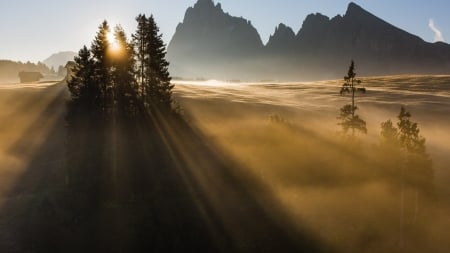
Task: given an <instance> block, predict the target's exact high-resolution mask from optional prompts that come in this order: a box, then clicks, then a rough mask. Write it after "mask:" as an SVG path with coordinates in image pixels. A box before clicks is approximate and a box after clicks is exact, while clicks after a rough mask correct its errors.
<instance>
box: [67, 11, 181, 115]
mask: <svg viewBox="0 0 450 253" xmlns="http://www.w3.org/2000/svg"><path fill="white" fill-rule="evenodd" d="M136 20H137V23H138V24H137V26H138V27H137V31H136V34H134V35H133V36H132V38H133V39H132V41H131V42H130V41H129V40H128V38H127V36H126V33H125V31H124V30H123V28H122V27H120V26H116V27H115V28H114V33H113V34H114V35H113V36H111V34H112V33H111V29H110V27H109V25H108V22H107V21H104V22H103V23H102V24H101V25H100V26H99V29H98V32H97V34H96V36H95V38H94V40H93V42H92V44H91V47H90V49H88V48H87V47H86V46H85V47H83V48H82V49H81V50H80V51H79V53H78V56H77V57H76V58H75V66H74V68H73V69H72V71H73V78H71V80H69V81H68V87H69V91H70V93H71V97H72V102H74V104H77V105H83V106H87V107H89V108H91V107H92V108H96V109H98V111H100V112H103V113H105V114H109V113H122V114H126V115H136V114H137V113H145V112H146V111H147V110H148V109H156V110H164V111H171V109H172V89H173V87H174V86H173V85H172V84H171V83H170V81H171V78H170V74H169V71H168V67H169V63H168V62H167V61H166V59H165V56H166V47H165V45H164V43H163V40H162V35H161V34H160V33H159V28H158V26H157V24H156V22H155V20H154V18H153V16H150V17H148V18H147V17H146V16H145V15H139V16H138V17H137V18H136Z"/></svg>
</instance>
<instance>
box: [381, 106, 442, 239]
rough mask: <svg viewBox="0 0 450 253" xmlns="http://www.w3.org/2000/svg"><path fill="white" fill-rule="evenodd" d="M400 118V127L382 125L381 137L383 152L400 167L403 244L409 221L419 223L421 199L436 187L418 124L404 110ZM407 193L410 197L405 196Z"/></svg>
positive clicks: (385, 123)
mask: <svg viewBox="0 0 450 253" xmlns="http://www.w3.org/2000/svg"><path fill="white" fill-rule="evenodd" d="M397 118H398V122H397V127H395V126H394V125H393V124H392V121H391V120H388V121H386V122H383V123H382V124H381V127H382V130H381V136H382V141H383V142H382V143H383V145H384V146H383V147H382V148H383V149H386V152H389V154H390V155H391V156H393V158H394V159H393V160H394V161H395V162H394V163H393V165H395V166H397V167H395V168H392V169H397V170H398V171H399V172H398V174H399V179H400V224H401V230H400V238H401V241H403V233H404V231H403V230H404V224H405V223H406V221H407V220H408V221H409V222H416V221H417V219H418V214H419V206H420V205H419V203H420V195H422V194H426V195H428V196H432V195H433V194H434V186H433V168H432V164H431V159H430V158H429V156H428V154H427V152H426V146H425V138H424V137H423V136H421V135H420V129H419V127H418V124H417V123H415V122H412V121H411V114H410V113H409V112H408V111H406V110H405V108H404V107H402V108H401V110H400V113H399V115H398V117H397ZM407 189H409V191H408V190H407ZM408 192H410V194H409V197H408V196H406V195H407V194H408ZM407 200H408V201H407ZM411 200H413V201H411ZM408 213H409V215H408Z"/></svg>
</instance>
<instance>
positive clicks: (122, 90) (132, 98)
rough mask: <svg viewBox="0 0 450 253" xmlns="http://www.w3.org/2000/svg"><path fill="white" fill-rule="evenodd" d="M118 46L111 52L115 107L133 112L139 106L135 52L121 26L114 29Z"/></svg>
mask: <svg viewBox="0 0 450 253" xmlns="http://www.w3.org/2000/svg"><path fill="white" fill-rule="evenodd" d="M114 38H115V43H116V44H117V45H116V48H115V49H114V51H112V52H111V53H110V57H111V66H112V70H111V81H112V87H113V91H112V92H113V100H114V104H115V108H117V109H118V110H120V111H121V112H127V113H133V112H135V111H136V107H137V84H136V79H135V72H136V71H135V59H134V58H135V52H134V47H133V45H132V44H130V43H129V42H128V39H127V36H126V34H125V31H124V30H123V28H122V27H121V26H116V27H115V29H114Z"/></svg>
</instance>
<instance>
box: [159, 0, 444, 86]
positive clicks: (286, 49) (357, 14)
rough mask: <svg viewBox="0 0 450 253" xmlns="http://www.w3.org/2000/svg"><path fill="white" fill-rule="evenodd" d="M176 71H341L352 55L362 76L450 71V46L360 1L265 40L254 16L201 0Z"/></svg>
mask: <svg viewBox="0 0 450 253" xmlns="http://www.w3.org/2000/svg"><path fill="white" fill-rule="evenodd" d="M168 59H169V60H170V62H171V63H172V68H171V72H172V74H173V75H174V76H183V77H191V78H193V77H203V78H220V79H243V80H261V79H276V80H299V79H305V80H306V79H326V78H340V77H341V76H342V74H343V73H345V71H346V66H347V65H348V64H349V62H350V60H351V59H354V60H355V62H356V63H357V68H358V70H357V71H358V74H360V75H390V74H446V73H450V45H448V44H446V43H442V42H437V43H428V42H425V41H424V40H422V39H421V38H419V37H417V36H415V35H413V34H410V33H408V32H406V31H404V30H401V29H399V28H397V27H395V26H393V25H391V24H389V23H387V22H386V21H384V20H382V19H380V18H378V17H377V16H375V15H373V14H371V13H370V12H368V11H366V10H364V9H363V8H361V7H360V6H358V5H357V4H355V3H350V4H349V5H348V8H347V11H346V13H345V14H344V15H343V16H341V15H338V16H336V17H333V18H329V17H327V16H324V15H322V14H320V13H316V14H310V15H308V16H307V17H306V19H305V20H304V22H303V25H302V27H301V28H300V30H299V31H298V33H297V34H295V33H294V32H293V30H292V29H291V28H290V27H287V26H286V25H284V24H280V25H279V26H278V27H277V28H276V29H275V32H274V34H273V35H272V36H271V37H270V39H269V41H268V43H267V44H266V45H264V44H263V43H262V42H261V39H260V36H259V34H258V32H257V31H256V29H255V28H254V27H253V26H252V25H251V22H250V21H247V20H245V19H243V18H237V17H233V16H231V15H230V14H228V13H225V12H224V11H223V10H222V7H221V5H220V3H218V4H216V5H215V4H214V2H213V1H212V0H199V1H198V2H197V3H196V4H195V5H194V6H193V7H190V8H189V9H188V10H187V11H186V15H185V18H184V21H183V22H182V23H180V24H179V25H178V27H177V30H176V32H175V35H174V36H173V38H172V40H171V42H170V43H169V46H168Z"/></svg>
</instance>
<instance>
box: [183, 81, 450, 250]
mask: <svg viewBox="0 0 450 253" xmlns="http://www.w3.org/2000/svg"><path fill="white" fill-rule="evenodd" d="M363 83H364V85H365V87H366V88H367V90H368V92H367V93H366V94H364V95H358V97H357V101H358V102H357V105H358V107H359V110H358V111H359V115H360V116H361V117H362V118H364V120H366V121H367V128H368V134H367V135H359V136H357V141H356V142H352V141H349V140H348V139H346V138H345V136H343V135H342V134H341V133H340V129H339V126H338V125H337V122H338V120H337V119H336V117H337V116H338V110H339V108H340V106H341V105H343V104H345V103H346V102H348V97H341V96H339V93H338V92H337V89H336V87H339V84H340V82H339V81H322V82H309V83H284V84H270V83H265V84H261V83H252V84H242V83H240V84H239V83H238V84H234V85H226V86H211V85H201V84H197V85H193V84H186V83H185V84H179V85H177V88H176V92H175V95H176V97H177V98H178V100H179V102H180V104H181V105H182V106H183V108H184V110H185V112H186V117H187V118H188V119H189V122H190V123H191V124H193V125H194V126H195V127H196V128H197V129H198V131H200V132H202V133H204V134H205V135H206V136H207V138H208V139H209V140H211V142H212V143H214V144H215V145H217V146H218V147H219V148H220V150H222V152H223V154H224V155H229V156H231V157H232V159H234V160H235V161H237V162H238V164H240V165H241V166H242V168H244V169H245V170H246V171H247V172H250V173H251V174H252V175H254V177H256V178H258V179H259V180H261V182H263V183H264V184H265V186H266V187H268V188H269V189H270V190H271V191H272V192H273V193H274V194H275V195H276V196H277V198H278V200H279V201H280V202H281V203H282V204H283V206H284V208H285V210H287V211H288V212H289V214H290V217H292V219H293V220H294V221H295V222H296V224H297V225H298V226H299V227H302V226H305V225H306V226H307V229H308V230H309V231H312V233H313V234H314V235H316V236H318V237H319V238H320V239H321V240H323V242H324V243H326V244H328V245H331V247H332V248H333V249H336V250H338V251H339V252H445V251H446V249H448V248H449V246H450V245H449V242H448V240H447V239H446V228H447V227H448V226H449V225H450V218H449V216H448V215H447V214H448V212H449V211H450V187H449V186H448V181H449V180H450V173H449V171H448V164H449V163H450V160H449V158H447V157H446V154H448V153H449V152H450V146H449V145H448V143H449V141H450V135H449V134H448V133H447V131H446V129H448V127H450V121H449V119H448V117H446V116H445V115H447V114H448V113H449V111H448V108H449V101H450V99H449V96H450V93H449V91H450V78H449V77H448V76H442V77H433V76H393V77H379V78H365V79H363ZM437 87H439V89H438V88H437ZM400 106H405V107H406V108H407V109H408V110H409V111H410V112H411V113H412V115H413V117H412V118H413V120H415V121H416V122H418V123H419V127H420V129H421V134H422V135H423V136H424V137H425V138H426V141H427V142H426V146H427V148H428V152H429V155H430V158H431V160H432V166H433V173H434V177H433V185H432V186H430V187H429V188H427V189H422V190H421V192H420V202H419V203H420V204H419V206H416V204H414V203H415V202H414V200H415V198H416V195H415V194H416V193H415V190H414V188H413V187H406V188H405V190H404V191H401V190H400V187H401V186H400V185H401V181H400V180H399V173H400V171H399V167H395V166H393V165H392V163H393V161H395V159H396V158H395V156H393V152H392V151H391V152H390V151H389V150H388V149H386V147H384V148H383V146H382V143H381V137H380V131H381V128H380V123H381V122H383V121H386V120H387V119H392V120H393V121H394V122H395V121H396V117H397V115H398V112H399V108H400ZM431 192H432V193H431ZM401 194H403V198H404V199H403V200H401ZM402 201H404V203H403V207H402V204H401V203H402ZM416 209H417V210H418V211H417V210H416ZM401 210H403V211H401Z"/></svg>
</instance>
